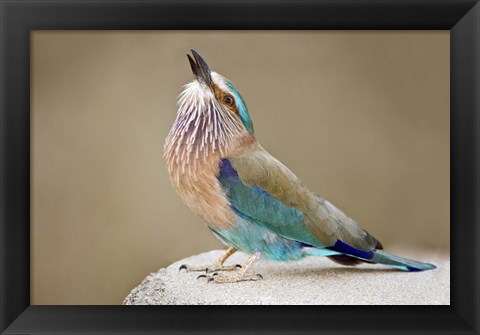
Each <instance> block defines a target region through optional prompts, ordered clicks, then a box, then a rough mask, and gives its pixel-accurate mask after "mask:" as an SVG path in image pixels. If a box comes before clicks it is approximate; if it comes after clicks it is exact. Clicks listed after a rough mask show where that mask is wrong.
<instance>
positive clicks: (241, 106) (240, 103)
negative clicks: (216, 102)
mask: <svg viewBox="0 0 480 335" xmlns="http://www.w3.org/2000/svg"><path fill="white" fill-rule="evenodd" d="M227 85H228V87H229V88H230V91H231V93H232V95H233V97H234V98H235V101H236V104H237V108H238V114H239V115H240V120H242V123H243V125H244V126H245V128H247V130H248V131H249V132H250V133H252V134H253V133H254V130H253V123H252V120H251V119H250V115H249V114H248V109H247V104H246V103H245V100H243V98H242V96H241V95H240V93H238V91H237V89H236V88H235V86H233V83H232V82H231V81H230V80H227Z"/></svg>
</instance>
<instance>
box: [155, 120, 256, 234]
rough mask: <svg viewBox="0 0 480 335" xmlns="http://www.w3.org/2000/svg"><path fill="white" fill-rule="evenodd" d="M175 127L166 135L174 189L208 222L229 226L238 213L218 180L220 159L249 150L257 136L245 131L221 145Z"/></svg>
mask: <svg viewBox="0 0 480 335" xmlns="http://www.w3.org/2000/svg"><path fill="white" fill-rule="evenodd" d="M174 128H175V126H174V127H173V128H172V130H171V131H170V133H169V135H168V137H167V140H166V143H165V147H164V156H165V159H166V161H167V169H168V173H169V175H170V179H171V181H172V184H173V186H174V188H175V190H176V191H177V192H178V194H179V195H180V197H181V198H182V200H183V201H184V202H185V204H186V205H187V206H188V207H189V208H190V209H191V210H192V211H193V212H194V213H195V214H196V215H197V216H198V217H200V218H201V219H202V220H204V221H205V222H206V223H207V224H208V225H210V226H213V227H215V228H223V229H228V228H229V227H231V224H232V223H233V221H234V215H235V214H234V212H233V211H232V209H231V208H230V203H229V201H228V199H227V197H226V196H225V193H224V191H223V189H222V187H221V185H220V183H219V181H218V179H217V177H218V175H219V166H220V161H221V159H222V158H225V157H226V155H229V154H230V155H238V154H241V153H242V152H243V151H245V150H248V149H249V148H250V147H251V146H252V145H254V144H255V143H256V139H255V137H254V136H253V135H252V134H250V133H248V132H245V133H244V134H242V135H241V136H240V137H237V138H235V139H232V140H230V141H227V142H224V143H223V145H222V146H219V143H216V141H214V140H213V141H211V142H210V141H204V140H203V138H202V137H201V136H196V135H195V133H193V135H192V133H189V132H179V131H175V129H174ZM206 136H208V135H206Z"/></svg>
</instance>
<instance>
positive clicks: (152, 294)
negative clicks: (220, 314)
mask: <svg viewBox="0 0 480 335" xmlns="http://www.w3.org/2000/svg"><path fill="white" fill-rule="evenodd" d="M223 252H224V251H223V250H213V251H210V252H206V253H202V254H199V255H196V256H191V257H188V258H185V259H182V260H180V261H178V262H175V263H173V264H171V265H170V266H168V267H167V268H165V269H160V270H159V271H158V272H156V273H151V274H149V275H148V276H147V277H146V278H145V279H144V280H143V281H142V282H141V283H140V285H139V286H137V287H136V288H134V289H133V290H132V291H131V292H130V294H129V295H128V296H127V297H126V298H125V300H124V301H123V304H124V305H224V304H226V305H272V304H275V305H284V304H288V305H311V304H313V305H448V304H450V259H449V257H448V256H445V255H443V256H442V255H438V254H432V253H430V254H427V253H416V254H412V253H410V254H405V253H402V254H401V255H402V256H406V257H410V258H416V259H419V260H428V262H432V263H434V264H435V265H436V266H437V269H435V270H431V271H424V272H414V273H407V272H402V271H398V270H394V269H390V268H388V267H386V266H382V265H370V264H362V265H359V266H356V267H346V266H342V265H337V264H336V263H333V262H332V261H330V260H328V259H327V258H324V257H308V258H305V259H302V260H300V261H295V262H273V261H266V260H261V261H259V262H258V263H257V264H255V265H254V267H253V268H252V270H253V271H254V272H256V273H260V274H262V275H263V277H264V279H263V280H259V281H255V282H253V281H248V282H240V283H233V284H215V283H208V284H207V281H206V279H205V278H200V279H196V278H197V277H198V275H199V274H201V273H200V272H185V271H183V270H182V272H179V267H180V265H182V264H189V265H204V264H211V263H213V261H214V260H216V259H217V258H218V257H220V256H221V255H222V254H223ZM398 254H400V253H398ZM246 259H247V255H245V254H243V253H240V252H237V253H236V254H234V255H233V256H232V257H230V258H229V259H228V260H227V262H226V265H228V264H236V263H239V264H242V263H243V262H244V261H245V260H246Z"/></svg>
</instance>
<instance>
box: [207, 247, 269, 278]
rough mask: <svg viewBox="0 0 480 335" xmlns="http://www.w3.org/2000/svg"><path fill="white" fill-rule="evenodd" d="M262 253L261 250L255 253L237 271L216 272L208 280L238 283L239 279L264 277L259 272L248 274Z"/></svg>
mask: <svg viewBox="0 0 480 335" xmlns="http://www.w3.org/2000/svg"><path fill="white" fill-rule="evenodd" d="M260 255H261V253H260V252H256V253H254V254H253V255H252V256H250V257H249V258H248V259H247V261H246V262H245V263H244V264H243V265H242V267H241V268H240V269H239V270H237V271H236V272H235V273H214V274H213V275H212V276H211V277H208V279H207V281H208V282H211V281H213V282H215V283H236V282H239V281H247V280H260V279H263V277H262V275H261V274H258V273H254V274H247V270H248V269H249V268H250V267H251V266H252V265H253V264H255V262H256V261H258V259H259V258H260Z"/></svg>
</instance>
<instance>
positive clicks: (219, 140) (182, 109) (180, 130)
mask: <svg viewBox="0 0 480 335" xmlns="http://www.w3.org/2000/svg"><path fill="white" fill-rule="evenodd" d="M190 51H191V53H192V55H190V54H187V58H188V61H189V63H190V67H191V70H192V72H193V77H194V78H193V81H191V82H190V83H188V84H186V85H185V86H184V87H183V90H182V92H181V94H180V95H179V97H178V111H177V115H176V118H175V121H174V123H173V125H172V127H171V129H170V131H169V133H168V135H167V137H166V139H165V144H164V159H165V161H166V166H167V170H168V174H169V177H170V180H171V182H172V185H173V188H174V189H175V190H176V191H177V193H178V194H179V196H180V198H181V199H182V200H183V202H184V203H185V204H186V205H187V206H188V207H189V208H190V209H191V210H192V211H193V213H194V214H195V215H196V216H198V217H199V218H200V219H201V220H203V221H204V222H205V223H206V226H207V227H208V229H209V230H210V231H211V232H212V233H213V234H214V235H215V236H216V237H217V238H218V239H219V240H220V241H221V242H223V243H224V244H225V245H226V246H227V247H228V249H227V250H226V252H225V254H224V255H222V256H221V257H220V258H219V259H217V260H216V261H214V262H213V263H212V264H205V265H197V266H190V265H186V264H183V265H182V266H181V267H180V269H179V270H182V269H183V270H186V271H188V272H189V271H203V272H204V273H205V274H202V275H200V276H199V277H198V278H200V277H205V278H207V281H208V282H215V283H236V282H242V281H256V280H261V279H263V276H262V275H261V274H259V273H254V272H252V271H251V268H252V266H253V265H254V264H255V263H256V262H257V261H258V260H259V259H260V258H262V259H269V260H277V261H293V260H299V259H301V258H303V257H307V256H325V257H328V258H329V259H331V260H332V261H334V262H336V263H339V264H342V265H347V266H348V265H349V266H354V265H357V264H360V263H376V264H383V265H387V266H390V267H392V268H396V269H398V270H402V271H407V272H416V271H423V270H430V269H434V268H435V265H433V264H430V263H424V262H420V261H415V260H411V259H406V258H403V257H400V256H396V255H393V254H391V253H387V252H386V251H384V250H383V246H382V244H381V243H380V242H379V241H378V240H377V239H376V238H375V237H373V235H371V234H370V233H368V232H367V231H366V230H365V229H363V228H361V227H360V225H359V224H357V222H355V221H354V220H353V219H352V218H350V217H348V216H347V215H346V214H345V213H344V212H342V211H341V210H340V209H338V208H337V207H335V206H334V205H333V204H331V203H330V202H329V201H328V200H326V199H324V198H322V197H320V196H318V195H316V194H315V193H314V192H312V191H310V190H309V189H308V188H307V187H306V186H305V185H303V184H302V182H301V181H300V179H299V178H298V177H297V176H296V175H295V174H294V173H293V172H292V171H291V170H290V169H289V168H288V167H286V166H285V165H284V164H282V163H281V162H280V161H279V160H278V159H276V158H275V157H274V156H272V155H271V154H270V153H269V152H268V151H267V150H265V149H264V148H263V147H262V146H261V145H260V143H259V142H258V140H257V138H256V136H255V131H254V127H253V122H252V119H251V118H250V114H249V110H248V108H247V105H246V103H245V100H244V99H243V97H242V96H241V95H240V93H239V91H238V90H237V88H236V87H235V86H234V84H233V83H232V81H230V80H229V79H227V78H226V77H224V76H222V75H221V74H219V73H217V72H214V71H211V70H210V68H209V66H208V65H207V63H206V62H205V60H204V59H203V58H202V57H201V56H200V54H199V53H198V52H197V51H195V50H194V49H190ZM236 251H241V252H243V253H245V254H247V255H248V259H247V260H246V261H245V262H244V263H243V264H241V265H240V264H234V265H225V264H224V263H225V261H226V260H227V259H228V258H229V257H230V256H231V255H232V254H234V253H235V252H236Z"/></svg>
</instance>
